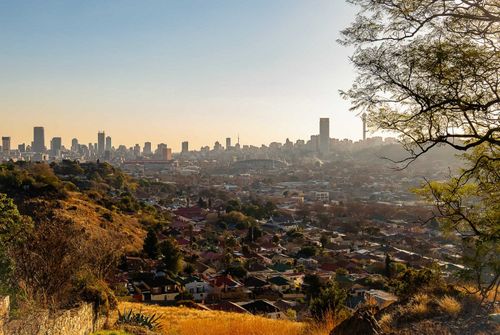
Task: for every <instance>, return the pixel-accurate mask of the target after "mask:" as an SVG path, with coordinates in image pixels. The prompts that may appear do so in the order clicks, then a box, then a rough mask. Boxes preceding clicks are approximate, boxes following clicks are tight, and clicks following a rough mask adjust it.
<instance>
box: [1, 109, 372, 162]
mask: <svg viewBox="0 0 500 335" xmlns="http://www.w3.org/2000/svg"><path fill="white" fill-rule="evenodd" d="M361 127H362V128H360V129H361V130H362V134H364V132H365V128H364V125H363V124H362V125H361ZM317 130H318V131H317V133H314V132H312V133H311V134H309V136H307V137H305V138H297V139H294V140H291V142H292V143H294V142H296V141H305V142H307V141H309V140H312V139H313V138H314V137H317V138H318V151H319V152H323V153H324V152H327V151H329V146H330V145H329V144H326V142H325V141H326V140H330V139H338V140H345V139H346V138H343V139H342V138H335V137H331V136H330V130H331V129H330V119H329V118H325V117H322V118H320V119H319V127H318V129H317ZM32 131H33V133H32V137H31V141H30V140H29V139H25V140H23V139H19V140H18V141H17V142H16V141H12V136H6V135H2V134H0V135H1V136H2V139H8V143H9V148H10V147H17V146H19V145H23V146H28V145H29V146H32V147H31V150H32V152H35V153H40V152H43V151H45V150H48V151H52V150H53V149H52V140H54V139H57V141H58V142H59V145H58V147H59V148H60V147H61V146H62V147H65V148H66V149H69V150H73V149H74V147H75V146H78V145H79V144H81V145H87V144H91V145H95V146H96V150H97V152H98V154H99V155H101V156H102V155H103V154H104V152H105V151H110V150H111V148H115V149H116V148H117V147H118V146H122V145H124V146H125V147H127V148H133V147H134V146H137V145H140V146H141V148H143V146H145V147H148V150H147V151H151V145H152V144H157V145H160V146H162V145H168V148H169V149H170V150H174V151H173V152H178V153H182V152H186V151H188V150H185V149H187V148H188V147H189V148H190V150H194V151H197V150H200V149H202V148H203V147H212V146H214V145H221V143H223V141H222V139H224V142H225V146H222V145H221V146H222V147H224V148H228V147H234V145H235V144H238V145H241V146H243V145H249V146H255V147H260V146H268V145H269V144H271V143H282V144H283V143H285V141H287V140H290V137H287V138H286V139H275V140H271V141H270V142H268V143H260V144H254V143H240V136H239V134H237V136H236V137H224V136H222V135H221V139H217V140H215V141H214V142H212V143H204V144H202V145H200V146H199V147H195V146H193V144H192V142H191V141H190V140H189V139H188V138H186V139H184V140H182V141H181V143H178V144H175V145H173V144H172V143H164V142H168V141H165V140H164V141H160V142H152V141H149V140H148V139H143V140H142V141H139V142H138V143H133V144H132V143H118V144H117V146H116V147H115V146H113V145H112V144H111V142H112V137H111V136H109V134H108V133H106V131H105V130H98V131H97V133H95V134H94V135H95V136H94V139H93V140H85V139H83V140H82V139H81V138H80V137H78V136H73V137H71V138H67V139H65V138H62V137H61V136H58V135H57V134H50V133H48V134H47V133H46V129H45V127H44V126H34V127H32ZM46 134H47V135H46ZM46 137H47V139H50V138H51V139H52V140H50V141H48V143H49V144H50V146H46V145H45V143H46ZM361 137H362V136H361ZM233 139H234V140H235V141H234V142H233ZM348 140H351V141H352V139H348ZM360 140H364V139H363V138H361V139H360ZM113 142H114V140H113ZM2 144H3V143H2ZM177 147H178V148H177ZM2 149H4V145H2Z"/></svg>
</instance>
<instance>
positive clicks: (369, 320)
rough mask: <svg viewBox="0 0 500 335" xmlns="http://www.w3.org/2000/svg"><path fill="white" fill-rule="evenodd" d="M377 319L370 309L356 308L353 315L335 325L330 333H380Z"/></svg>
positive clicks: (347, 334)
mask: <svg viewBox="0 0 500 335" xmlns="http://www.w3.org/2000/svg"><path fill="white" fill-rule="evenodd" d="M382 334H383V331H382V329H381V328H380V325H379V324H378V322H377V320H376V319H375V317H374V316H373V314H372V313H371V312H370V311H367V310H358V311H356V312H355V313H354V315H353V316H351V317H350V318H348V319H346V320H344V321H343V322H342V323H341V324H340V325H338V326H337V327H335V328H334V329H333V330H332V331H331V332H330V335H382Z"/></svg>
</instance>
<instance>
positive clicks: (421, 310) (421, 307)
mask: <svg viewBox="0 0 500 335" xmlns="http://www.w3.org/2000/svg"><path fill="white" fill-rule="evenodd" d="M407 312H408V313H409V314H411V315H414V316H418V317H423V316H425V315H427V314H428V313H429V306H428V305H427V304H426V303H422V302H416V303H414V304H411V305H410V306H408V308H407Z"/></svg>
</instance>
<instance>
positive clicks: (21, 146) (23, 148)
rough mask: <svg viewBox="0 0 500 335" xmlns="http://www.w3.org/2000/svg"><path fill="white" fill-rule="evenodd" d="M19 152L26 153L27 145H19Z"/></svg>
mask: <svg viewBox="0 0 500 335" xmlns="http://www.w3.org/2000/svg"><path fill="white" fill-rule="evenodd" d="M17 150H19V152H26V144H24V143H22V144H18V145H17Z"/></svg>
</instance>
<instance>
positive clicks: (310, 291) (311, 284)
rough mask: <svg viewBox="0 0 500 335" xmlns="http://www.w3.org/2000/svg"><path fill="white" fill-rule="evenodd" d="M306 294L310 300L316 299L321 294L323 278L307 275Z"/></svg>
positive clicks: (305, 279) (305, 281)
mask: <svg viewBox="0 0 500 335" xmlns="http://www.w3.org/2000/svg"><path fill="white" fill-rule="evenodd" d="M304 284H305V293H306V295H307V296H308V297H309V299H312V298H316V297H317V296H319V294H320V293H321V289H322V287H323V284H322V283H321V278H320V277H319V276H318V275H316V274H306V275H305V276H304Z"/></svg>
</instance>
